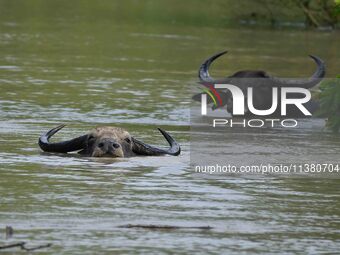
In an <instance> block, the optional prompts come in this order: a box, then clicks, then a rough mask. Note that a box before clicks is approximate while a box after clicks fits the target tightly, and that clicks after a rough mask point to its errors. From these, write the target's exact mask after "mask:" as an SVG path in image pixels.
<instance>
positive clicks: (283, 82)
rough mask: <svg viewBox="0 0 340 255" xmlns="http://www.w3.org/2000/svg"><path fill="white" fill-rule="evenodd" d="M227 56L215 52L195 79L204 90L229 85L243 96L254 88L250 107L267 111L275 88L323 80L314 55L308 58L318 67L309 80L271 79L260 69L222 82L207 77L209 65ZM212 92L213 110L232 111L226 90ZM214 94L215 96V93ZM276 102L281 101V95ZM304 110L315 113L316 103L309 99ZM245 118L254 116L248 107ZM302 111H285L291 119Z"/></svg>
mask: <svg viewBox="0 0 340 255" xmlns="http://www.w3.org/2000/svg"><path fill="white" fill-rule="evenodd" d="M225 53H227V51H223V52H220V53H217V54H215V55H213V56H211V57H210V58H208V59H207V60H205V61H204V62H203V63H202V65H201V66H200V68H199V71H198V77H199V79H200V83H201V84H203V85H205V86H206V87H211V85H213V84H232V85H235V86H237V87H238V88H240V89H241V90H242V91H243V93H244V94H245V95H246V94H247V89H248V87H252V88H253V100H252V101H253V105H254V107H256V109H268V108H270V107H271V105H272V93H273V91H272V90H273V88H274V87H276V88H278V89H280V88H283V87H291V88H292V87H297V88H305V89H310V88H312V87H314V86H316V85H317V84H318V83H319V82H320V81H321V80H322V78H323V77H324V76H325V69H326V68H325V63H324V61H323V60H321V59H320V58H319V57H317V56H313V55H310V57H311V58H312V59H313V60H314V61H315V63H316V65H317V68H316V71H315V72H314V73H313V75H312V76H311V77H310V78H308V79H284V78H277V77H274V76H271V75H270V74H268V73H267V72H265V71H262V70H243V71H238V72H236V73H234V74H233V75H231V76H228V77H226V78H222V79H214V78H212V77H211V76H210V74H209V67H210V65H211V63H212V62H213V61H214V60H215V59H217V58H218V57H220V56H222V55H223V54H225ZM215 92H217V93H218V95H219V99H220V101H219V102H220V104H219V105H218V106H216V105H214V106H213V107H212V109H213V110H214V109H216V108H219V107H224V106H226V108H227V110H228V112H229V113H232V111H233V103H232V102H233V98H232V95H231V93H230V91H228V90H227V89H216V90H215ZM217 93H216V94H217ZM291 96H292V97H294V98H296V97H297V98H299V97H301V94H300V95H299V94H298V93H296V94H294V93H292V94H291ZM193 99H194V100H196V101H200V100H201V94H197V95H195V96H193ZM278 100H280V95H279V98H278ZM208 103H212V100H211V98H208ZM304 106H305V108H306V109H307V110H308V111H310V112H311V113H313V112H315V111H316V110H317V109H318V106H319V104H318V102H316V101H314V100H310V101H309V102H307V103H305V104H304ZM245 108H246V110H245V111H246V113H245V116H252V115H253V114H252V113H251V112H249V111H247V110H248V109H247V106H245ZM280 111H281V109H280V106H279V107H278V108H277V109H276V111H275V112H274V113H273V114H272V115H271V116H279V115H280ZM300 115H301V111H299V110H298V109H297V108H296V107H294V105H289V108H287V116H290V117H302V116H300Z"/></svg>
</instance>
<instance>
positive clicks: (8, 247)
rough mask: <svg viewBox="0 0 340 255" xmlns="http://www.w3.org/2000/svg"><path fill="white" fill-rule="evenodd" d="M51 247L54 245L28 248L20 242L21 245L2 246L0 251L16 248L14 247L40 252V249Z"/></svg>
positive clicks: (24, 243)
mask: <svg viewBox="0 0 340 255" xmlns="http://www.w3.org/2000/svg"><path fill="white" fill-rule="evenodd" d="M51 246H52V244H50V243H48V244H44V245H39V246H35V247H31V248H27V247H26V242H19V243H13V244H7V245H3V246H0V250H4V249H10V248H14V247H20V249H21V250H24V251H35V250H39V249H43V248H48V247H51Z"/></svg>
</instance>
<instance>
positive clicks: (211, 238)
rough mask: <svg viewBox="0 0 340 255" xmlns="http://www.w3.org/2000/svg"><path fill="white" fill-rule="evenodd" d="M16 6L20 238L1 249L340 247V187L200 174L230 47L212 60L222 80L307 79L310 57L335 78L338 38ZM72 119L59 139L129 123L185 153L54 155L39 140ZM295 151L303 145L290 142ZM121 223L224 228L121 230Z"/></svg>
mask: <svg viewBox="0 0 340 255" xmlns="http://www.w3.org/2000/svg"><path fill="white" fill-rule="evenodd" d="M5 2H6V1H5ZM5 2H4V3H5ZM4 3H2V5H3V6H2V7H4V8H2V9H1V11H0V12H1V14H2V15H0V123H1V125H0V228H1V229H4V227H5V226H6V225H11V226H13V228H14V229H15V232H14V236H13V238H12V239H10V240H5V239H4V237H3V236H1V235H0V245H1V244H5V243H10V242H15V241H27V242H28V244H30V245H38V244H44V243H52V244H53V246H52V247H51V248H49V249H47V250H46V251H50V252H51V253H65V254H94V253H103V252H104V251H107V253H110V252H113V251H116V252H119V253H125V254H135V253H137V251H138V253H147V254H149V253H154V254H162V253H164V254H170V253H183V254H184V253H187V254H190V253H191V254H192V253H202V254H206V253H207V252H210V253H212V254H213V253H214V254H221V253H226V254H242V253H244V254H249V253H259V254H265V253H268V254H273V253H280V252H283V253H286V254H295V253H306V254H315V253H318V252H328V253H336V252H338V251H339V250H340V246H339V239H340V233H339V227H340V222H339V216H340V214H339V207H340V193H339V179H330V178H325V179H320V178H286V177H280V176H262V177H259V176H219V177H216V176H214V177H206V176H197V175H195V174H193V173H192V170H191V169H190V167H189V155H190V151H189V138H190V134H189V115H190V114H189V112H190V111H189V104H190V97H191V91H192V90H191V86H195V82H196V73H197V68H198V66H199V64H200V63H201V62H202V60H203V59H204V58H206V57H207V56H209V55H211V54H213V53H215V52H217V51H220V50H224V49H229V50H230V53H229V54H228V55H226V56H225V57H223V58H221V59H220V60H219V61H218V62H216V63H215V64H214V65H213V69H214V70H213V71H212V74H213V75H214V76H223V75H226V74H231V73H232V72H235V71H237V70H239V69H265V70H268V71H269V72H270V73H272V74H274V75H278V76H282V77H304V76H307V75H309V74H311V73H312V72H313V70H314V64H313V62H312V61H311V60H310V59H309V58H308V54H311V53H313V54H315V55H319V56H320V57H322V58H324V59H325V60H326V61H327V66H328V76H329V77H334V76H335V75H336V74H337V72H338V69H337V67H338V66H339V64H340V62H339V51H338V42H339V39H340V37H339V33H336V32H333V33H331V32H319V33H315V32H308V31H307V32H306V31H290V30H283V31H269V30H260V29H250V28H242V29H227V28H226V29H223V28H209V27H203V26H200V25H197V26H195V25H192V26H179V25H176V24H167V23H164V22H162V23H158V22H155V21H149V22H147V23H146V24H143V22H140V21H136V20H134V19H132V18H131V19H129V17H125V19H127V22H122V21H121V20H120V19H121V18H122V17H120V16H118V17H116V16H115V17H111V16H108V15H102V13H101V10H100V9H97V8H93V9H92V8H91V5H89V6H88V7H85V8H84V9H81V10H80V11H77V10H75V9H72V7H70V8H69V9H68V11H65V12H62V11H60V10H59V9H58V8H56V9H55V10H54V11H52V10H51V9H48V10H49V12H48V13H49V14H50V15H47V14H46V13H45V14H44V10H45V9H46V7H44V9H43V10H41V11H40V10H39V9H34V8H33V7H27V6H26V7H25V8H20V6H19V7H18V6H13V5H12V4H9V3H10V1H7V2H6V4H4ZM5 7H6V8H5ZM26 8H28V9H27V10H29V11H27V12H26V11H25V10H26ZM29 8H31V9H29ZM30 11H32V13H33V14H35V15H30ZM117 12H118V11H117ZM39 13H40V14H41V15H38V14H39ZM94 21H95V22H94ZM60 123H65V124H67V127H66V128H64V129H63V130H62V131H61V132H60V133H58V135H57V136H58V138H56V139H60V140H62V139H69V138H72V137H75V136H78V135H82V134H83V133H85V132H87V131H88V130H90V129H92V128H93V127H94V126H98V125H116V126H120V127H124V128H126V129H128V130H129V131H130V133H131V134H133V135H134V136H136V137H138V138H139V139H142V140H144V141H147V142H150V143H153V144H160V145H165V141H164V139H163V138H162V137H161V135H160V134H159V133H158V131H157V129H156V128H157V127H162V128H164V129H166V130H168V131H169V132H170V133H171V134H172V135H173V136H174V137H175V138H176V139H177V140H178V142H179V143H180V144H181V146H182V151H183V152H182V154H181V156H179V157H170V156H165V157H161V158H160V157H148V158H131V159H122V160H118V161H117V160H112V159H92V158H82V157H77V156H76V155H74V156H64V155H58V154H52V155H51V154H43V153H41V151H40V149H39V148H38V146H37V139H38V137H39V135H40V134H41V133H42V132H43V131H47V130H48V129H50V128H52V127H54V126H56V125H58V124H60ZM271 135H273V136H275V130H273V131H271ZM280 135H281V136H282V133H280ZM327 136H328V137H329V136H331V138H330V140H332V141H333V142H334V141H338V140H337V139H338V137H337V136H334V135H331V134H328V135H327ZM248 138H249V137H244V138H243V139H248ZM284 138H285V137H282V139H284ZM288 138H289V137H288ZM240 139H242V136H240ZM315 139H316V140H317V141H318V138H315ZM319 139H322V138H319ZM233 142H234V143H235V144H236V143H237V141H235V140H234V141H233ZM314 142H315V140H311V141H310V144H309V141H307V142H306V144H303V145H301V146H309V145H311V144H312V143H314ZM241 144H246V140H243V141H242V140H241ZM283 146H287V149H291V148H290V147H289V142H287V143H286V144H283ZM295 149H298V148H295ZM282 157H283V156H282ZM122 224H165V225H176V226H211V227H212V229H211V230H198V229H176V230H149V229H134V228H129V229H126V228H119V227H118V226H120V225H122Z"/></svg>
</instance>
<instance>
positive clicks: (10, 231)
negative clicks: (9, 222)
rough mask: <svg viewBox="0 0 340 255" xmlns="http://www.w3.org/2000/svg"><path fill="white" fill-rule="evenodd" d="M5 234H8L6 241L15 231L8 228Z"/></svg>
mask: <svg viewBox="0 0 340 255" xmlns="http://www.w3.org/2000/svg"><path fill="white" fill-rule="evenodd" d="M5 233H6V239H9V238H11V237H12V236H13V234H14V229H13V228H12V227H11V226H6V229H5Z"/></svg>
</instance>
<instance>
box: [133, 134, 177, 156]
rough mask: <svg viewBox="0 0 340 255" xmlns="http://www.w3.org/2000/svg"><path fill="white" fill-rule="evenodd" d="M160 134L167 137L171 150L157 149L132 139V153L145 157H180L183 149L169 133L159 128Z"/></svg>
mask: <svg viewBox="0 0 340 255" xmlns="http://www.w3.org/2000/svg"><path fill="white" fill-rule="evenodd" d="M158 130H159V132H161V133H162V135H163V136H164V137H165V139H166V140H167V141H168V143H169V144H170V148H169V149H167V150H166V149H160V148H157V147H154V146H152V145H149V144H146V143H143V142H141V141H139V140H137V139H135V138H132V141H133V147H132V151H133V152H134V153H136V154H139V155H145V156H159V155H164V154H168V155H172V156H178V155H179V154H180V153H181V147H180V146H179V144H178V143H177V142H176V141H175V139H173V138H172V137H171V136H170V135H169V134H168V133H167V132H165V131H164V130H162V129H160V128H158Z"/></svg>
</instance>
